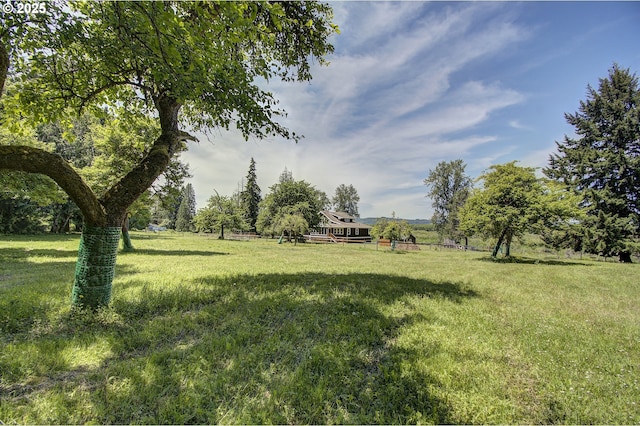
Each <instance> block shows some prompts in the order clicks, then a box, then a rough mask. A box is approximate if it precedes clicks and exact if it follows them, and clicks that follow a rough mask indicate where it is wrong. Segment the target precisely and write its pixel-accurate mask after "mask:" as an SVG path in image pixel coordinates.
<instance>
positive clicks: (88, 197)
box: [0, 145, 107, 226]
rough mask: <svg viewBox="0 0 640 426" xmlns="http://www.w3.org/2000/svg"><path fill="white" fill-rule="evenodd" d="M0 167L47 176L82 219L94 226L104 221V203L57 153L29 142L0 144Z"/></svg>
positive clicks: (104, 223)
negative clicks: (23, 143) (29, 144)
mask: <svg viewBox="0 0 640 426" xmlns="http://www.w3.org/2000/svg"><path fill="white" fill-rule="evenodd" d="M0 169H5V170H14V171H21V172H27V173H40V174H43V175H46V176H49V177H50V178H51V179H53V180H54V181H55V182H56V183H57V184H58V185H59V186H60V187H61V188H62V189H63V190H64V192H66V193H67V195H69V197H70V198H71V199H72V200H73V201H74V202H75V203H76V205H77V206H78V207H79V208H80V211H82V215H83V217H84V220H85V222H87V223H89V224H91V225H96V226H104V225H106V224H107V214H106V210H105V208H104V207H103V205H102V204H101V203H100V201H99V200H98V198H97V197H96V196H95V194H94V193H93V191H92V190H91V188H89V186H88V185H87V184H86V183H85V182H84V180H82V177H80V175H79V174H78V173H77V172H76V171H75V170H74V169H73V168H72V167H71V165H69V163H68V162H66V161H65V160H64V159H63V158H62V157H61V156H59V155H58V154H54V153H51V152H48V151H45V150H42V149H39V148H33V147H29V146H14V145H10V146H0Z"/></svg>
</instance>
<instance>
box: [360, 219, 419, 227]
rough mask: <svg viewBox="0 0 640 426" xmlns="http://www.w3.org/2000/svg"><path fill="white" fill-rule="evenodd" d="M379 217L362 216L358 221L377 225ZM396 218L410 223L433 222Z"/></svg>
mask: <svg viewBox="0 0 640 426" xmlns="http://www.w3.org/2000/svg"><path fill="white" fill-rule="evenodd" d="M378 219H380V218H379V217H361V218H360V219H358V222H360V223H364V224H366V225H375V224H376V222H377V221H378ZM387 219H391V218H389V217H388V218H387ZM394 220H397V221H402V220H404V221H406V222H407V223H408V224H409V225H428V224H429V223H431V220H430V219H400V218H396V219H394Z"/></svg>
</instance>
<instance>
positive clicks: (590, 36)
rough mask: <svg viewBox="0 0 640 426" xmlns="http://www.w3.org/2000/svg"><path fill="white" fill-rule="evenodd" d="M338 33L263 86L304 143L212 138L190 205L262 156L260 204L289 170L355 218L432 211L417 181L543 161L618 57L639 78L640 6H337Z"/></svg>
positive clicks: (191, 154)
mask: <svg viewBox="0 0 640 426" xmlns="http://www.w3.org/2000/svg"><path fill="white" fill-rule="evenodd" d="M331 5H332V6H333V8H334V13H335V22H336V23H337V24H338V25H339V27H340V31H341V32H340V34H339V35H337V36H335V37H334V38H333V39H332V42H333V44H334V46H335V53H334V54H333V55H332V56H331V57H330V58H329V61H330V65H329V66H327V67H320V66H318V67H316V68H315V69H314V71H313V76H314V78H313V80H312V81H311V82H310V83H293V84H292V83H281V82H271V83H269V90H271V91H272V92H273V93H274V94H275V96H276V97H277V98H278V99H280V106H281V107H282V108H283V109H285V110H286V111H287V112H288V116H287V117H286V118H285V119H282V120H281V123H283V124H284V125H286V126H287V127H289V128H290V129H291V130H294V131H295V132H296V133H299V134H303V135H304V136H305V137H304V139H302V140H301V141H300V142H298V143H297V144H295V143H294V142H291V141H285V140H280V139H271V140H262V141H260V140H250V141H248V142H245V141H244V140H243V138H242V137H241V135H240V134H239V133H238V132H235V131H230V132H226V131H218V130H215V131H213V133H212V135H210V136H209V137H206V136H203V137H201V141H200V143H199V144H197V145H192V146H191V147H190V149H189V151H188V152H186V153H185V154H183V160H184V161H186V162H188V163H189V164H190V166H191V171H192V174H193V175H194V177H193V178H192V179H191V180H190V182H191V183H192V184H193V186H194V189H195V192H196V199H197V205H198V208H201V207H204V206H205V205H206V201H207V199H208V198H209V197H210V196H211V195H212V194H213V193H214V190H216V191H218V192H219V193H220V194H224V195H231V194H232V193H233V192H234V191H236V190H237V189H238V187H239V185H240V184H241V181H242V179H243V178H244V176H246V174H247V171H248V167H249V161H250V159H251V157H253V158H254V159H255V161H256V168H257V176H258V184H259V185H260V187H261V189H262V193H263V196H264V195H266V194H267V193H268V192H269V187H270V186H271V185H273V184H274V183H276V181H277V179H278V176H279V175H280V173H281V172H282V171H283V170H284V169H285V167H286V168H287V169H288V170H290V171H292V173H293V177H294V178H295V179H297V180H300V179H304V180H305V181H307V182H309V183H311V184H312V185H314V186H315V187H316V188H318V189H320V190H322V191H325V192H326V193H327V194H328V195H329V196H330V197H331V196H332V195H333V194H334V192H335V188H336V187H337V186H338V185H340V184H346V185H349V184H352V185H353V186H354V187H355V188H356V189H357V191H358V194H359V196H360V202H359V204H358V206H359V211H360V215H361V216H362V217H369V216H375V217H377V216H391V214H392V213H393V212H395V214H396V216H397V217H402V218H406V219H416V218H425V219H428V218H430V217H431V215H432V214H433V209H432V208H431V200H430V199H428V198H426V197H425V195H426V192H427V187H426V186H425V185H424V183H423V181H424V179H425V178H426V177H427V175H428V173H429V170H430V169H433V168H435V166H436V165H437V164H438V162H440V161H449V160H455V159H458V158H460V159H462V160H463V161H464V162H465V163H466V164H467V169H466V171H467V173H468V174H469V175H470V176H472V177H474V178H475V177H477V176H478V175H479V174H481V173H482V172H483V171H484V170H486V169H487V168H488V167H489V166H490V165H492V164H500V163H505V162H508V161H512V160H518V161H520V163H521V164H522V165H527V166H534V167H544V166H545V165H546V163H547V160H548V157H549V155H550V154H551V153H552V152H553V151H554V149H555V143H554V141H556V140H557V141H560V140H562V139H563V138H564V135H565V134H568V135H572V134H573V128H572V127H571V126H569V125H568V124H567V123H566V121H565V119H564V114H565V113H566V112H569V113H573V112H575V111H577V109H578V108H579V103H580V101H581V100H584V99H585V95H586V90H587V85H588V84H591V85H592V86H593V87H596V88H597V86H598V79H599V78H603V77H606V76H607V74H608V70H609V69H610V68H611V66H612V64H613V63H614V62H616V63H618V64H619V65H620V66H622V67H624V68H630V69H631V71H632V72H635V73H637V74H638V75H640V2H522V3H516V2H430V3H427V2H419V1H406V2H391V3H385V2H331Z"/></svg>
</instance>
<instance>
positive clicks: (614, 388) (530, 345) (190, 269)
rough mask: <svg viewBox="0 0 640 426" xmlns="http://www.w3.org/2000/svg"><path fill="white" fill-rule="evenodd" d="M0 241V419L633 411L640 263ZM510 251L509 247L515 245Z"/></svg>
mask: <svg viewBox="0 0 640 426" xmlns="http://www.w3.org/2000/svg"><path fill="white" fill-rule="evenodd" d="M78 241H79V237H78V236H62V237H60V236H39V237H0V332H1V334H0V347H1V353H0V422H2V423H4V424H12V423H21V424H22V423H37V424H62V423H63V424H76V423H100V424H102V423H110V424H111V423H153V424H183V423H228V424H232V423H252V424H255V423H280V424H284V423H296V424H308V423H313V424H331V423H352V424H354V423H357V424H371V423H387V424H388V423H393V424H397V423H464V424H479V423H492V424H497V423H500V424H503V423H510V424H513V423H520V424H524V423H527V424H531V423H547V424H548V423H564V424H566V423H577V424H586V423H600V424H602V423H607V424H611V423H617V424H638V423H640V406H639V404H640V350H639V348H640V297H639V296H640V279H639V278H640V277H639V275H640V274H639V273H640V266H638V265H637V264H631V265H626V264H618V263H612V262H609V263H605V262H593V261H587V260H585V261H576V260H572V261H563V260H557V259H555V258H549V259H546V258H539V259H528V258H521V259H519V261H517V262H499V261H498V262H494V261H491V260H489V259H488V258H487V254H486V253H475V252H460V251H446V250H440V251H435V250H430V249H426V248H424V249H423V250H421V251H419V252H406V253H401V252H390V251H388V249H386V250H382V249H380V250H376V248H375V246H371V245H370V246H361V245H313V244H298V245H297V246H294V245H292V244H282V245H279V244H277V243H276V242H275V240H258V241H250V242H246V241H218V240H216V239H213V238H210V237H205V236H198V235H186V234H185V235H181V234H171V233H159V234H146V233H134V234H133V242H134V245H135V247H136V249H137V250H136V252H133V253H121V254H119V257H118V261H117V271H116V274H117V275H116V279H115V281H114V290H113V301H112V304H111V306H110V307H109V308H108V309H105V310H102V311H100V312H98V313H96V314H89V313H78V312H72V311H71V309H70V288H71V283H72V281H73V273H74V267H75V260H76V254H77V247H78ZM516 254H517V253H516Z"/></svg>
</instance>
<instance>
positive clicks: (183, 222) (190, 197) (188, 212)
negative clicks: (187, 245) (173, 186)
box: [176, 183, 196, 232]
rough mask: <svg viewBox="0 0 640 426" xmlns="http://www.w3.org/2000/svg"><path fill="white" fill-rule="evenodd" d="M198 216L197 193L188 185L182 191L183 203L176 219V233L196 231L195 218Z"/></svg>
mask: <svg viewBox="0 0 640 426" xmlns="http://www.w3.org/2000/svg"><path fill="white" fill-rule="evenodd" d="M195 215H196V193H195V191H194V190H193V186H192V185H191V184H190V183H188V184H187V186H185V187H184V189H183V190H182V201H181V202H180V207H179V208H178V217H177V218H176V231H179V232H190V231H193V230H194V226H193V217H194V216H195Z"/></svg>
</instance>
